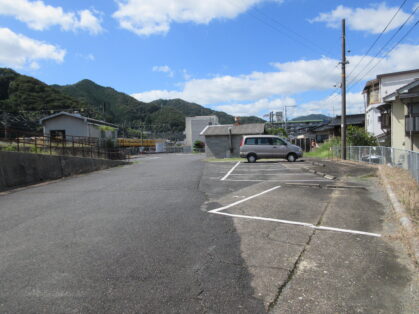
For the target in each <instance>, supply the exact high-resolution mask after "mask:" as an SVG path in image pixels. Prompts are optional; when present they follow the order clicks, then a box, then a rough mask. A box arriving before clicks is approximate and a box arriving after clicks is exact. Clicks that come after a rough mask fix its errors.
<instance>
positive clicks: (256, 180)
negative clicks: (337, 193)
mask: <svg viewBox="0 0 419 314" xmlns="http://www.w3.org/2000/svg"><path fill="white" fill-rule="evenodd" d="M224 181H230V182H240V181H243V182H246V181H248V182H330V181H331V180H330V179H298V180H287V179H282V180H280V179H278V180H270V179H263V180H262V179H228V180H224Z"/></svg>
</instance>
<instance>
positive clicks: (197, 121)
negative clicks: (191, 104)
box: [184, 116, 218, 147]
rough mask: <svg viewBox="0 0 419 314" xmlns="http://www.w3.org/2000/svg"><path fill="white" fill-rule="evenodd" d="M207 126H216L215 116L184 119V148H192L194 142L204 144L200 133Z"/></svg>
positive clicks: (216, 119)
mask: <svg viewBox="0 0 419 314" xmlns="http://www.w3.org/2000/svg"><path fill="white" fill-rule="evenodd" d="M208 125H218V117H217V116H196V117H186V119H185V135H186V138H185V142H184V143H185V146H189V147H192V146H193V144H194V143H195V141H202V142H204V141H205V139H204V137H203V136H201V135H200V134H201V132H202V130H203V129H205V127H207V126H208Z"/></svg>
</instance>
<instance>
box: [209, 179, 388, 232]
mask: <svg viewBox="0 0 419 314" xmlns="http://www.w3.org/2000/svg"><path fill="white" fill-rule="evenodd" d="M229 181H231V180H229ZM261 181H262V180H261ZM280 187H281V186H279V185H278V186H275V187H273V188H271V189H268V190H266V191H263V192H260V193H258V194H255V195H252V196H249V197H246V198H244V199H242V200H240V201H237V202H234V203H231V204H229V205H226V206H223V207H219V208H215V209H212V210H210V211H208V213H211V214H218V215H224V216H229V217H234V218H244V219H252V220H263V221H272V222H279V223H283V224H288V225H298V226H303V227H309V228H312V229H316V230H326V231H335V232H343V233H351V234H361V235H366V236H371V237H381V234H378V233H371V232H364V231H358V230H350V229H341V228H333V227H326V226H315V225H313V224H311V223H306V222H300V221H292V220H283V219H275V218H268V217H258V216H247V215H236V214H229V213H222V212H221V211H222V210H224V209H227V208H230V207H233V206H236V205H238V204H241V203H243V202H246V201H249V200H251V199H253V198H255V197H258V196H261V195H263V194H266V193H269V192H271V191H273V190H276V189H278V188H280Z"/></svg>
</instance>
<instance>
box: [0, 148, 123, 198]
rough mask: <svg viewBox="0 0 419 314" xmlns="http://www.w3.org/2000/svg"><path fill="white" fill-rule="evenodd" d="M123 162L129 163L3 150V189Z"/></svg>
mask: <svg viewBox="0 0 419 314" xmlns="http://www.w3.org/2000/svg"><path fill="white" fill-rule="evenodd" d="M124 164H127V162H124V161H120V160H105V159H92V158H82V157H69V156H49V155H42V154H30V153H18V152H2V151H0V191H1V190H6V189H10V188H13V187H18V186H24V185H29V184H35V183H40V182H44V181H48V180H55V179H60V178H62V177H67V176H71V175H75V174H81V173H87V172H92V171H96V170H101V169H107V168H110V167H116V166H119V165H124Z"/></svg>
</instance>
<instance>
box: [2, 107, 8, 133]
mask: <svg viewBox="0 0 419 314" xmlns="http://www.w3.org/2000/svg"><path fill="white" fill-rule="evenodd" d="M3 124H4V138H5V139H7V127H8V125H7V112H6V111H3Z"/></svg>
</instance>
